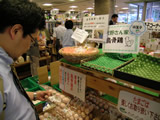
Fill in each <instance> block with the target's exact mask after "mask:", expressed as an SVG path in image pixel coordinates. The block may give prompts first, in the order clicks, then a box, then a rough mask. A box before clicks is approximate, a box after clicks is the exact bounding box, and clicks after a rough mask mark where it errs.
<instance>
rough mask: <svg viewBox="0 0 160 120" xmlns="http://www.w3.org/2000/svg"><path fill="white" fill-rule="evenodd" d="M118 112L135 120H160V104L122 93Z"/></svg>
mask: <svg viewBox="0 0 160 120" xmlns="http://www.w3.org/2000/svg"><path fill="white" fill-rule="evenodd" d="M118 110H119V111H120V112H121V113H122V114H124V115H126V116H128V117H129V118H132V119H133V120H160V103H157V102H154V101H151V100H149V99H147V98H144V97H141V96H138V95H135V94H132V93H129V92H127V91H120V94H119V98H118Z"/></svg>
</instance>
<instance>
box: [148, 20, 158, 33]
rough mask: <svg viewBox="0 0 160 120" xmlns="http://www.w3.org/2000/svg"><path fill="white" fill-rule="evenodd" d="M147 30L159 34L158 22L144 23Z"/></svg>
mask: <svg viewBox="0 0 160 120" xmlns="http://www.w3.org/2000/svg"><path fill="white" fill-rule="evenodd" d="M145 25H146V27H147V30H149V31H154V32H160V22H145Z"/></svg>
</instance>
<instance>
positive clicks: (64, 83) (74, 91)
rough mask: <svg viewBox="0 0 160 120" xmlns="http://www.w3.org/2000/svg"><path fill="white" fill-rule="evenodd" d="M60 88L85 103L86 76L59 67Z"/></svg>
mask: <svg viewBox="0 0 160 120" xmlns="http://www.w3.org/2000/svg"><path fill="white" fill-rule="evenodd" d="M59 76H60V77H59V78H60V80H59V84H60V88H61V89H62V90H63V91H65V92H67V93H69V94H71V95H74V96H76V97H78V98H80V99H81V100H82V101H85V89H86V75H85V74H82V73H80V72H76V71H74V70H71V69H68V68H65V67H63V66H60V69H59Z"/></svg>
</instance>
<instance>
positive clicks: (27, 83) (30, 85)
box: [20, 79, 39, 91]
mask: <svg viewBox="0 0 160 120" xmlns="http://www.w3.org/2000/svg"><path fill="white" fill-rule="evenodd" d="M20 82H21V84H22V86H23V88H24V89H25V90H26V91H28V90H30V89H33V88H36V87H38V86H39V85H38V84H36V83H35V82H33V81H31V80H29V79H24V80H21V81H20Z"/></svg>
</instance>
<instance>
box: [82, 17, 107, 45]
mask: <svg viewBox="0 0 160 120" xmlns="http://www.w3.org/2000/svg"><path fill="white" fill-rule="evenodd" d="M108 19H109V15H98V16H91V17H84V18H83V30H85V31H87V32H88V34H89V36H88V40H90V41H97V42H104V41H105V39H106V37H107V36H106V34H107V31H108V23H109V21H108Z"/></svg>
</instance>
